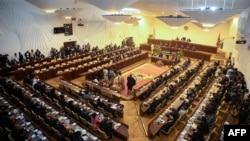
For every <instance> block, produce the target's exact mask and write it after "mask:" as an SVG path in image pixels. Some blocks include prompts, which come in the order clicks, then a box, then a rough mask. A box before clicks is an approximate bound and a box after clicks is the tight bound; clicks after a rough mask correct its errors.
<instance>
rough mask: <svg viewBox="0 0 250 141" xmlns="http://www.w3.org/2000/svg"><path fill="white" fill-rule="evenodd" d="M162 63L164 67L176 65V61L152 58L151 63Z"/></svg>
mask: <svg viewBox="0 0 250 141" xmlns="http://www.w3.org/2000/svg"><path fill="white" fill-rule="evenodd" d="M159 60H160V61H162V63H163V65H168V66H169V65H174V60H170V59H165V58H160V57H154V56H152V57H151V62H153V63H156V62H157V61H159Z"/></svg>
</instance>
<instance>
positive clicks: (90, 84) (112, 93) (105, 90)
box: [83, 80, 120, 101]
mask: <svg viewBox="0 0 250 141" xmlns="http://www.w3.org/2000/svg"><path fill="white" fill-rule="evenodd" d="M83 86H87V87H89V88H90V89H94V88H95V89H98V90H100V92H101V94H102V95H104V96H107V97H109V98H112V99H114V100H116V101H120V94H119V93H118V92H117V91H115V90H111V89H110V88H105V87H103V86H100V85H99V84H96V83H94V82H92V81H89V80H85V81H83Z"/></svg>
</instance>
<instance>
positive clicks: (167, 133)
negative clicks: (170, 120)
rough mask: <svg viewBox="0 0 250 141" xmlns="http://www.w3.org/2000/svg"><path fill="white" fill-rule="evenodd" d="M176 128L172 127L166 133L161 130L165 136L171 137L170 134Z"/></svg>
mask: <svg viewBox="0 0 250 141" xmlns="http://www.w3.org/2000/svg"><path fill="white" fill-rule="evenodd" d="M173 128H174V126H171V127H170V128H169V129H168V131H165V130H163V129H161V133H163V134H165V135H169V133H170V132H171V131H172V130H173Z"/></svg>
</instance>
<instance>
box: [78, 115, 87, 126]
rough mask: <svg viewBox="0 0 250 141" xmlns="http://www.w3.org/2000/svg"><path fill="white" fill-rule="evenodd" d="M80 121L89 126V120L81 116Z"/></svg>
mask: <svg viewBox="0 0 250 141" xmlns="http://www.w3.org/2000/svg"><path fill="white" fill-rule="evenodd" d="M79 119H80V121H81V123H82V124H84V125H87V124H88V123H87V120H86V119H85V118H83V117H81V116H79Z"/></svg>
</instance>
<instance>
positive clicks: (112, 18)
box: [102, 14, 132, 23]
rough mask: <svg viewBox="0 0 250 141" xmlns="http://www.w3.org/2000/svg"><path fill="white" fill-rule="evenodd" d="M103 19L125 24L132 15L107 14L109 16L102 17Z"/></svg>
mask: <svg viewBox="0 0 250 141" xmlns="http://www.w3.org/2000/svg"><path fill="white" fill-rule="evenodd" d="M102 16H103V17H104V18H106V19H108V20H109V21H112V22H114V23H120V22H125V21H126V20H129V18H130V17H131V16H132V15H124V14H109V15H102Z"/></svg>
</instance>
